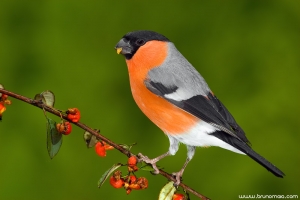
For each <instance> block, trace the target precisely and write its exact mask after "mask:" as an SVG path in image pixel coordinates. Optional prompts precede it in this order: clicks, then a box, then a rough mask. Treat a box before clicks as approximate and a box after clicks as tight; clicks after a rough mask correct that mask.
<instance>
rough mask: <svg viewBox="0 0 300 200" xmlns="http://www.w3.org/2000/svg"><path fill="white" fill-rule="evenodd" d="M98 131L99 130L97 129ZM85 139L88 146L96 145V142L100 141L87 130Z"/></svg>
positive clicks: (84, 135)
mask: <svg viewBox="0 0 300 200" xmlns="http://www.w3.org/2000/svg"><path fill="white" fill-rule="evenodd" d="M96 131H97V132H98V130H96ZM83 139H84V141H85V144H86V146H87V148H91V147H94V146H95V145H96V143H97V142H98V140H97V138H96V136H94V135H92V134H91V133H90V132H88V131H85V132H84V134H83Z"/></svg>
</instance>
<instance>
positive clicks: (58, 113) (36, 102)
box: [0, 88, 209, 200]
mask: <svg viewBox="0 0 300 200" xmlns="http://www.w3.org/2000/svg"><path fill="white" fill-rule="evenodd" d="M0 93H3V94H7V95H8V96H11V97H13V98H15V99H18V100H21V101H24V102H26V103H28V104H30V105H33V106H36V107H38V108H40V109H44V110H46V111H47V112H49V113H52V114H54V115H56V116H58V117H62V118H63V119H65V120H67V121H69V122H70V123H73V122H72V121H70V120H69V119H68V118H67V115H66V114H62V113H61V111H59V110H57V109H55V108H53V107H49V106H47V105H46V104H44V103H43V102H42V101H39V100H34V99H30V98H28V97H24V96H22V95H19V94H16V93H14V92H10V91H8V90H4V89H1V88H0ZM73 124H75V125H76V126H78V127H80V128H81V129H83V130H85V131H88V132H90V133H91V134H92V135H94V136H95V137H96V138H97V139H100V140H103V141H104V142H106V143H108V144H109V145H111V146H113V147H114V148H115V149H117V150H118V151H120V152H121V153H123V154H125V155H126V156H127V157H130V156H136V155H135V154H133V153H131V152H130V151H129V150H127V149H124V148H123V147H121V146H119V145H118V144H116V143H114V142H113V141H111V140H110V139H108V138H106V137H104V136H103V135H101V134H99V133H98V132H97V131H95V130H94V129H92V128H90V127H88V126H87V125H85V124H83V123H81V122H77V123H73ZM159 174H160V175H162V176H164V177H166V178H167V179H169V180H172V181H176V180H175V178H174V177H173V176H172V175H171V174H169V173H167V172H165V171H163V170H159ZM180 186H181V187H182V188H183V189H185V190H186V191H189V192H190V193H192V194H194V195H195V196H197V197H199V198H201V199H203V200H209V198H208V197H205V196H204V195H202V194H200V193H199V192H197V191H195V190H194V189H192V188H190V187H189V186H188V185H186V184H184V183H182V182H181V183H180Z"/></svg>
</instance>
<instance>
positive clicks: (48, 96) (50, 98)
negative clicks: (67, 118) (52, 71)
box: [34, 90, 55, 107]
mask: <svg viewBox="0 0 300 200" xmlns="http://www.w3.org/2000/svg"><path fill="white" fill-rule="evenodd" d="M34 99H35V100H41V101H42V102H43V103H44V104H46V105H47V106H50V107H53V106H54V103H55V96H54V93H53V92H51V91H50V90H46V91H44V92H42V93H41V94H36V95H35V97H34Z"/></svg>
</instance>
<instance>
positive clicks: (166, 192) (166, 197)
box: [158, 181, 176, 200]
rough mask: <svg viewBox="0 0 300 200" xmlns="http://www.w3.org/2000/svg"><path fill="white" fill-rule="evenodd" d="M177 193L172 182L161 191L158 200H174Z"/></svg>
mask: <svg viewBox="0 0 300 200" xmlns="http://www.w3.org/2000/svg"><path fill="white" fill-rule="evenodd" d="M175 191H176V188H175V187H174V182H173V181H170V182H169V183H167V184H166V185H165V186H164V187H163V188H162V189H161V191H160V193H159V196H158V200H172V197H173V195H174V193H175Z"/></svg>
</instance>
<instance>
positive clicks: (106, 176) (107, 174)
mask: <svg viewBox="0 0 300 200" xmlns="http://www.w3.org/2000/svg"><path fill="white" fill-rule="evenodd" d="M121 166H123V165H122V164H121V163H117V164H114V165H113V166H112V167H111V168H110V169H109V170H107V171H106V172H104V174H103V175H102V177H101V178H100V180H99V181H98V188H100V187H101V186H102V185H103V183H104V182H105V181H106V179H107V178H108V177H109V175H110V174H112V173H113V172H114V171H115V170H116V169H118V168H119V167H121Z"/></svg>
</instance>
